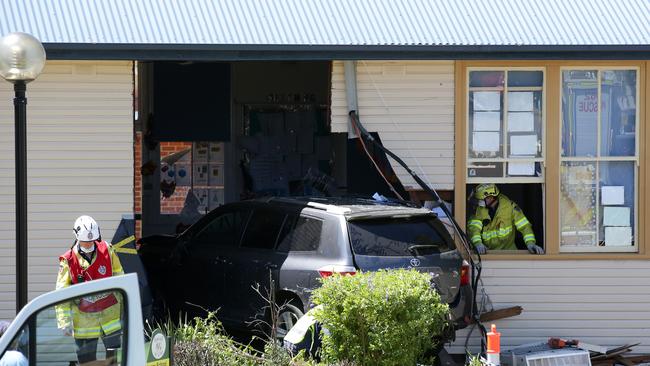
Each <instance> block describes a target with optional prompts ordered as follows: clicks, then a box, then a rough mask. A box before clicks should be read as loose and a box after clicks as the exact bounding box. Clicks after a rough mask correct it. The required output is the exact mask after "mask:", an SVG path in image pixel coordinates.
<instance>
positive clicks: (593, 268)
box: [450, 260, 650, 353]
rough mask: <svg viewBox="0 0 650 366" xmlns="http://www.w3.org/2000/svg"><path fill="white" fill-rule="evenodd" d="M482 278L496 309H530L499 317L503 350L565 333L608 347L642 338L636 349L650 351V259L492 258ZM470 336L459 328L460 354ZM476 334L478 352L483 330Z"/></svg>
mask: <svg viewBox="0 0 650 366" xmlns="http://www.w3.org/2000/svg"><path fill="white" fill-rule="evenodd" d="M482 278H483V283H484V285H485V288H486V291H487V293H488V295H489V297H490V299H491V300H492V303H493V305H494V308H495V309H502V308H506V307H510V306H516V305H519V306H522V307H523V308H524V311H523V313H522V314H521V315H519V316H516V317H512V318H508V319H502V320H497V321H495V322H494V324H496V325H497V329H498V331H499V332H501V349H502V350H503V349H504V348H505V349H508V348H512V347H514V346H517V345H521V344H524V343H532V342H545V341H547V340H548V338H549V337H561V338H568V339H579V340H581V341H583V342H586V343H592V344H598V345H601V346H605V347H608V348H612V347H617V346H622V345H624V344H633V343H637V342H641V344H640V345H639V346H636V347H634V348H633V350H634V352H635V353H648V352H650V306H648V304H649V303H650V262H648V261H634V260H628V261H620V260H619V261H609V260H603V261H593V260H589V261H574V260H566V261H545V260H517V261H496V260H487V261H483V275H482ZM490 324H491V323H486V324H484V325H485V326H486V327H488V328H489V325H490ZM466 335H467V331H459V332H458V333H457V336H456V337H457V339H456V342H455V343H454V344H453V345H452V346H451V347H450V348H451V350H452V351H453V352H454V353H464V351H463V350H464V348H463V345H464V343H465V337H466ZM472 335H473V337H472V339H471V340H470V345H472V347H471V350H472V351H473V352H474V353H476V352H477V351H478V349H479V346H478V345H479V344H480V343H479V338H478V337H477V335H478V330H477V329H475V330H474V332H473V334H472Z"/></svg>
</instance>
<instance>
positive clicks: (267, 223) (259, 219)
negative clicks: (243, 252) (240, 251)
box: [241, 208, 286, 249]
mask: <svg viewBox="0 0 650 366" xmlns="http://www.w3.org/2000/svg"><path fill="white" fill-rule="evenodd" d="M285 216H286V215H284V214H281V213H280V212H277V211H274V210H269V209H266V208H258V209H256V210H255V211H254V212H253V216H252V217H251V219H250V222H249V223H248V226H247V227H246V232H245V233H244V238H243V239H242V244H241V246H242V247H244V248H259V249H273V248H274V247H275V242H276V240H278V235H279V233H280V228H281V227H282V224H283V223H284V218H285Z"/></svg>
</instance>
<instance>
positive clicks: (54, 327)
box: [0, 274, 146, 366]
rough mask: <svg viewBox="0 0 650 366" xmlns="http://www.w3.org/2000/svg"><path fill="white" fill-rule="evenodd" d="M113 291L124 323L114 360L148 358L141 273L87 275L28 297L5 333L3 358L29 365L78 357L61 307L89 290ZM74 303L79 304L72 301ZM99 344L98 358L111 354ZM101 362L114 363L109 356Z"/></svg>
mask: <svg viewBox="0 0 650 366" xmlns="http://www.w3.org/2000/svg"><path fill="white" fill-rule="evenodd" d="M102 294H111V295H114V296H115V297H116V298H117V299H118V301H119V302H120V304H121V308H120V317H119V324H120V325H121V329H122V336H121V337H120V340H119V347H117V348H116V353H115V358H116V359H117V360H119V362H117V360H115V359H113V362H112V363H110V364H111V365H126V366H136V365H138V366H139V365H144V364H145V362H146V361H145V360H146V357H145V348H144V337H142V334H143V331H144V330H143V327H142V312H141V309H140V307H141V302H140V295H139V290H138V277H137V275H136V274H126V275H123V276H115V277H110V278H106V279H102V280H96V281H88V282H84V283H80V284H77V285H74V286H70V287H67V288H64V289H61V290H56V291H52V292H49V293H46V294H44V295H41V296H39V297H37V298H36V299H34V300H32V301H31V302H29V303H28V304H27V305H26V306H25V307H24V308H23V309H22V310H21V311H20V313H18V315H17V316H16V318H15V319H14V321H13V322H12V323H11V325H10V326H9V328H8V329H7V331H6V332H5V334H4V335H3V336H2V337H1V338H0V360H2V361H4V362H9V360H14V361H16V360H17V361H18V362H21V363H23V364H28V365H50V364H52V365H56V364H61V365H62V364H65V365H67V364H72V363H76V361H77V355H76V351H75V339H74V338H73V337H72V336H71V335H66V334H65V333H64V332H63V331H61V330H59V329H58V326H59V324H58V322H59V316H61V314H65V313H63V312H61V311H60V309H61V307H64V306H66V305H70V304H75V303H78V302H79V300H80V299H82V298H83V297H86V296H89V295H102ZM70 306H74V305H70ZM103 348H104V347H103V346H100V347H98V352H97V356H98V359H100V360H104V359H106V353H105V352H104V349H103ZM102 364H109V363H108V362H106V363H102Z"/></svg>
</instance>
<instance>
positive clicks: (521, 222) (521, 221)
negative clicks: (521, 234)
mask: <svg viewBox="0 0 650 366" xmlns="http://www.w3.org/2000/svg"><path fill="white" fill-rule="evenodd" d="M528 224H529V222H528V219H526V218H525V217H522V218H521V219H519V221H517V222H515V226H516V227H517V229H521V228H522V227H524V226H526V225H528Z"/></svg>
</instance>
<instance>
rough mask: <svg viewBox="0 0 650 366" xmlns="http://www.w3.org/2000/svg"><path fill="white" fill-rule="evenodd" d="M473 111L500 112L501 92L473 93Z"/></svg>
mask: <svg viewBox="0 0 650 366" xmlns="http://www.w3.org/2000/svg"><path fill="white" fill-rule="evenodd" d="M473 99H474V110H475V111H500V110H501V92H474V94H473Z"/></svg>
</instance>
